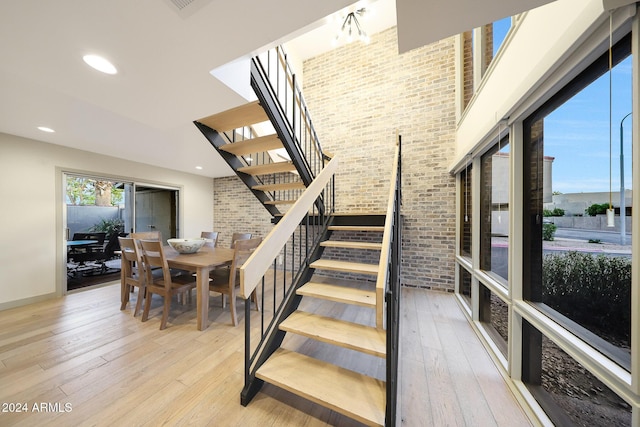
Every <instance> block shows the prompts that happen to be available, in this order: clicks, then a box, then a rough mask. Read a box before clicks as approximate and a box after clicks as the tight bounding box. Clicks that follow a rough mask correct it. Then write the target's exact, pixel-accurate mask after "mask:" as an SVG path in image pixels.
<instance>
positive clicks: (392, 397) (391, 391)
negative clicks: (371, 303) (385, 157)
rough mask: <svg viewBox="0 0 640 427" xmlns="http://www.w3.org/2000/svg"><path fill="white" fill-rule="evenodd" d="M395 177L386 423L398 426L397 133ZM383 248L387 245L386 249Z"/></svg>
mask: <svg viewBox="0 0 640 427" xmlns="http://www.w3.org/2000/svg"><path fill="white" fill-rule="evenodd" d="M397 144H398V145H397V150H396V159H395V162H394V163H395V165H394V169H395V170H394V171H393V172H394V173H393V176H394V179H392V183H391V194H392V197H391V199H392V201H390V203H389V208H388V210H387V218H386V220H385V234H387V233H386V228H387V227H390V228H389V230H390V233H389V234H390V236H389V237H390V238H389V243H388V248H387V249H388V258H387V262H386V266H387V274H386V286H385V287H386V291H385V302H386V309H387V315H386V323H387V407H386V414H385V425H386V426H394V425H396V415H397V406H398V405H397V403H398V365H399V337H400V262H401V259H402V256H401V255H402V217H401V216H400V206H401V203H402V137H401V136H398V141H397ZM383 249H384V248H383Z"/></svg>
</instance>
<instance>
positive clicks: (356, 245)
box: [320, 240, 382, 250]
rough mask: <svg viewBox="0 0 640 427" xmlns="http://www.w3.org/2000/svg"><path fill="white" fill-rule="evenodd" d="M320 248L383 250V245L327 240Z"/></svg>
mask: <svg viewBox="0 0 640 427" xmlns="http://www.w3.org/2000/svg"><path fill="white" fill-rule="evenodd" d="M320 246H324V247H328V248H347V249H373V250H381V249H382V243H374V242H355V241H344V240H325V241H324V242H321V243H320Z"/></svg>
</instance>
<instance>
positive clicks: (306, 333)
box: [256, 216, 387, 426]
mask: <svg viewBox="0 0 640 427" xmlns="http://www.w3.org/2000/svg"><path fill="white" fill-rule="evenodd" d="M361 219H365V220H366V221H364V224H366V225H358V224H357V223H358V221H359V220H361ZM372 219H373V220H374V221H384V216H366V217H357V216H350V217H347V218H346V220H348V221H349V222H351V224H350V225H335V224H340V223H341V222H342V221H344V220H345V218H343V217H340V216H335V217H334V225H330V226H329V227H328V233H327V235H328V237H329V238H328V239H326V240H324V241H322V242H321V243H320V245H321V246H322V247H324V248H337V249H338V250H336V251H333V253H332V252H331V251H330V250H327V251H324V252H323V255H322V257H320V258H319V259H317V260H316V261H314V262H312V263H311V264H310V268H311V269H313V270H314V274H313V275H312V278H311V280H309V281H308V282H306V283H305V284H303V285H302V286H300V287H299V288H298V289H297V290H296V294H297V295H298V296H301V297H305V298H307V299H308V300H305V302H306V303H307V304H306V305H307V306H309V307H310V308H312V309H313V307H314V306H315V305H317V304H318V303H320V301H324V302H325V309H324V310H323V312H328V313H336V314H338V315H339V314H340V313H342V312H344V310H343V309H341V308H340V307H338V306H341V305H343V304H348V305H354V306H359V307H365V308H366V309H368V310H371V315H370V316H364V317H368V318H369V319H372V320H371V321H370V322H369V324H363V323H359V322H358V323H356V322H353V321H347V320H343V319H341V318H339V317H334V316H327V315H321V314H316V313H313V312H310V311H304V310H301V309H297V310H295V311H294V312H292V313H291V314H290V315H289V316H288V317H287V318H286V319H284V320H283V321H282V322H281V323H280V325H279V329H280V330H281V331H283V332H286V333H289V334H295V335H297V336H300V337H304V338H306V339H308V340H314V341H319V342H322V343H327V344H330V345H332V346H337V347H341V348H345V349H349V350H353V351H355V352H360V353H362V354H367V355H371V356H375V357H378V358H381V359H385V357H386V345H387V342H386V333H385V330H384V329H382V328H378V327H376V321H375V319H376V305H377V304H384V301H377V298H376V292H375V287H376V280H375V279H376V278H377V274H378V269H379V265H378V264H379V262H378V261H379V257H380V251H381V249H382V243H381V241H382V231H383V229H384V227H383V226H382V225H375V226H372V225H370V223H371V221H372ZM365 235H372V236H371V238H368V237H365V239H366V240H367V241H363V239H362V238H363V236H365ZM334 236H335V237H336V238H334ZM370 240H375V241H370ZM367 252H370V253H367ZM349 259H358V260H360V259H364V261H347V260H349ZM372 260H375V263H373V262H372ZM366 261H368V262H366ZM316 301H317V302H316ZM331 305H335V306H336V308H335V309H333V308H331ZM358 317H362V316H361V315H360V316H358ZM308 346H309V344H306V343H305V344H303V345H302V348H304V347H308ZM284 347H285V348H283V347H281V348H279V349H278V350H276V351H275V352H274V353H273V354H272V355H271V357H269V359H268V360H267V361H266V362H265V363H264V364H263V365H262V366H261V367H260V368H258V370H257V372H256V376H257V378H259V379H261V380H263V381H265V382H268V383H271V384H274V385H277V386H279V387H281V388H283V389H285V390H288V391H290V392H292V393H294V394H297V395H299V396H302V397H304V398H306V399H308V400H311V401H313V402H315V403H318V404H320V405H323V406H325V407H328V408H330V409H332V410H334V411H336V412H339V413H341V414H343V415H346V416H348V417H350V418H353V419H355V420H358V421H359V422H361V423H364V424H367V425H371V426H381V425H384V423H385V409H386V384H385V381H383V380H381V379H378V378H376V377H374V376H369V375H364V374H362V373H358V372H355V371H353V370H350V369H346V368H345V367H342V366H340V365H339V361H337V363H329V362H327V361H323V360H320V359H317V358H314V357H312V356H309V355H305V354H302V353H300V352H296V351H292V350H290V349H288V348H286V347H287V345H286V342H285V344H284ZM313 347H314V345H313V344H311V348H313ZM330 353H331V354H337V353H336V352H335V351H330ZM343 357H345V356H343ZM346 357H349V358H350V359H351V360H358V359H359V356H357V355H347V356H346ZM360 359H362V358H361V357H360ZM368 363H369V364H371V362H368ZM373 370H375V369H373Z"/></svg>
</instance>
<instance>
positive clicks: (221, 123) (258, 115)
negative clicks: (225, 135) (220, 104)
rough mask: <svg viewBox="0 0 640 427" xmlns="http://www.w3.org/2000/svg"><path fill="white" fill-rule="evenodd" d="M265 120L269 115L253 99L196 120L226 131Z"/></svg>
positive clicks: (217, 129)
mask: <svg viewBox="0 0 640 427" xmlns="http://www.w3.org/2000/svg"><path fill="white" fill-rule="evenodd" d="M267 120H269V117H268V116H267V113H265V112H264V109H263V108H262V106H261V105H260V103H258V101H253V102H250V103H248V104H244V105H240V106H238V107H235V108H232V109H230V110H227V111H223V112H221V113H218V114H214V115H212V116H209V117H204V118H202V119H200V120H197V121H198V122H200V123H202V124H203V125H207V126H209V127H210V128H211V129H214V130H216V131H218V132H227V131H230V130H233V129H237V128H241V127H243V126H249V125H253V124H256V123H262V122H266V121H267Z"/></svg>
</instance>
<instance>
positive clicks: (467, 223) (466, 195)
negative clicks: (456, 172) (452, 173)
mask: <svg viewBox="0 0 640 427" xmlns="http://www.w3.org/2000/svg"><path fill="white" fill-rule="evenodd" d="M460 181H461V187H462V191H461V193H460V198H461V200H460V206H461V212H460V230H462V232H461V233H460V254H461V255H462V256H465V257H469V258H471V210H472V209H471V207H472V206H473V199H472V198H471V167H468V168H466V169H465V170H463V171H462V172H460Z"/></svg>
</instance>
